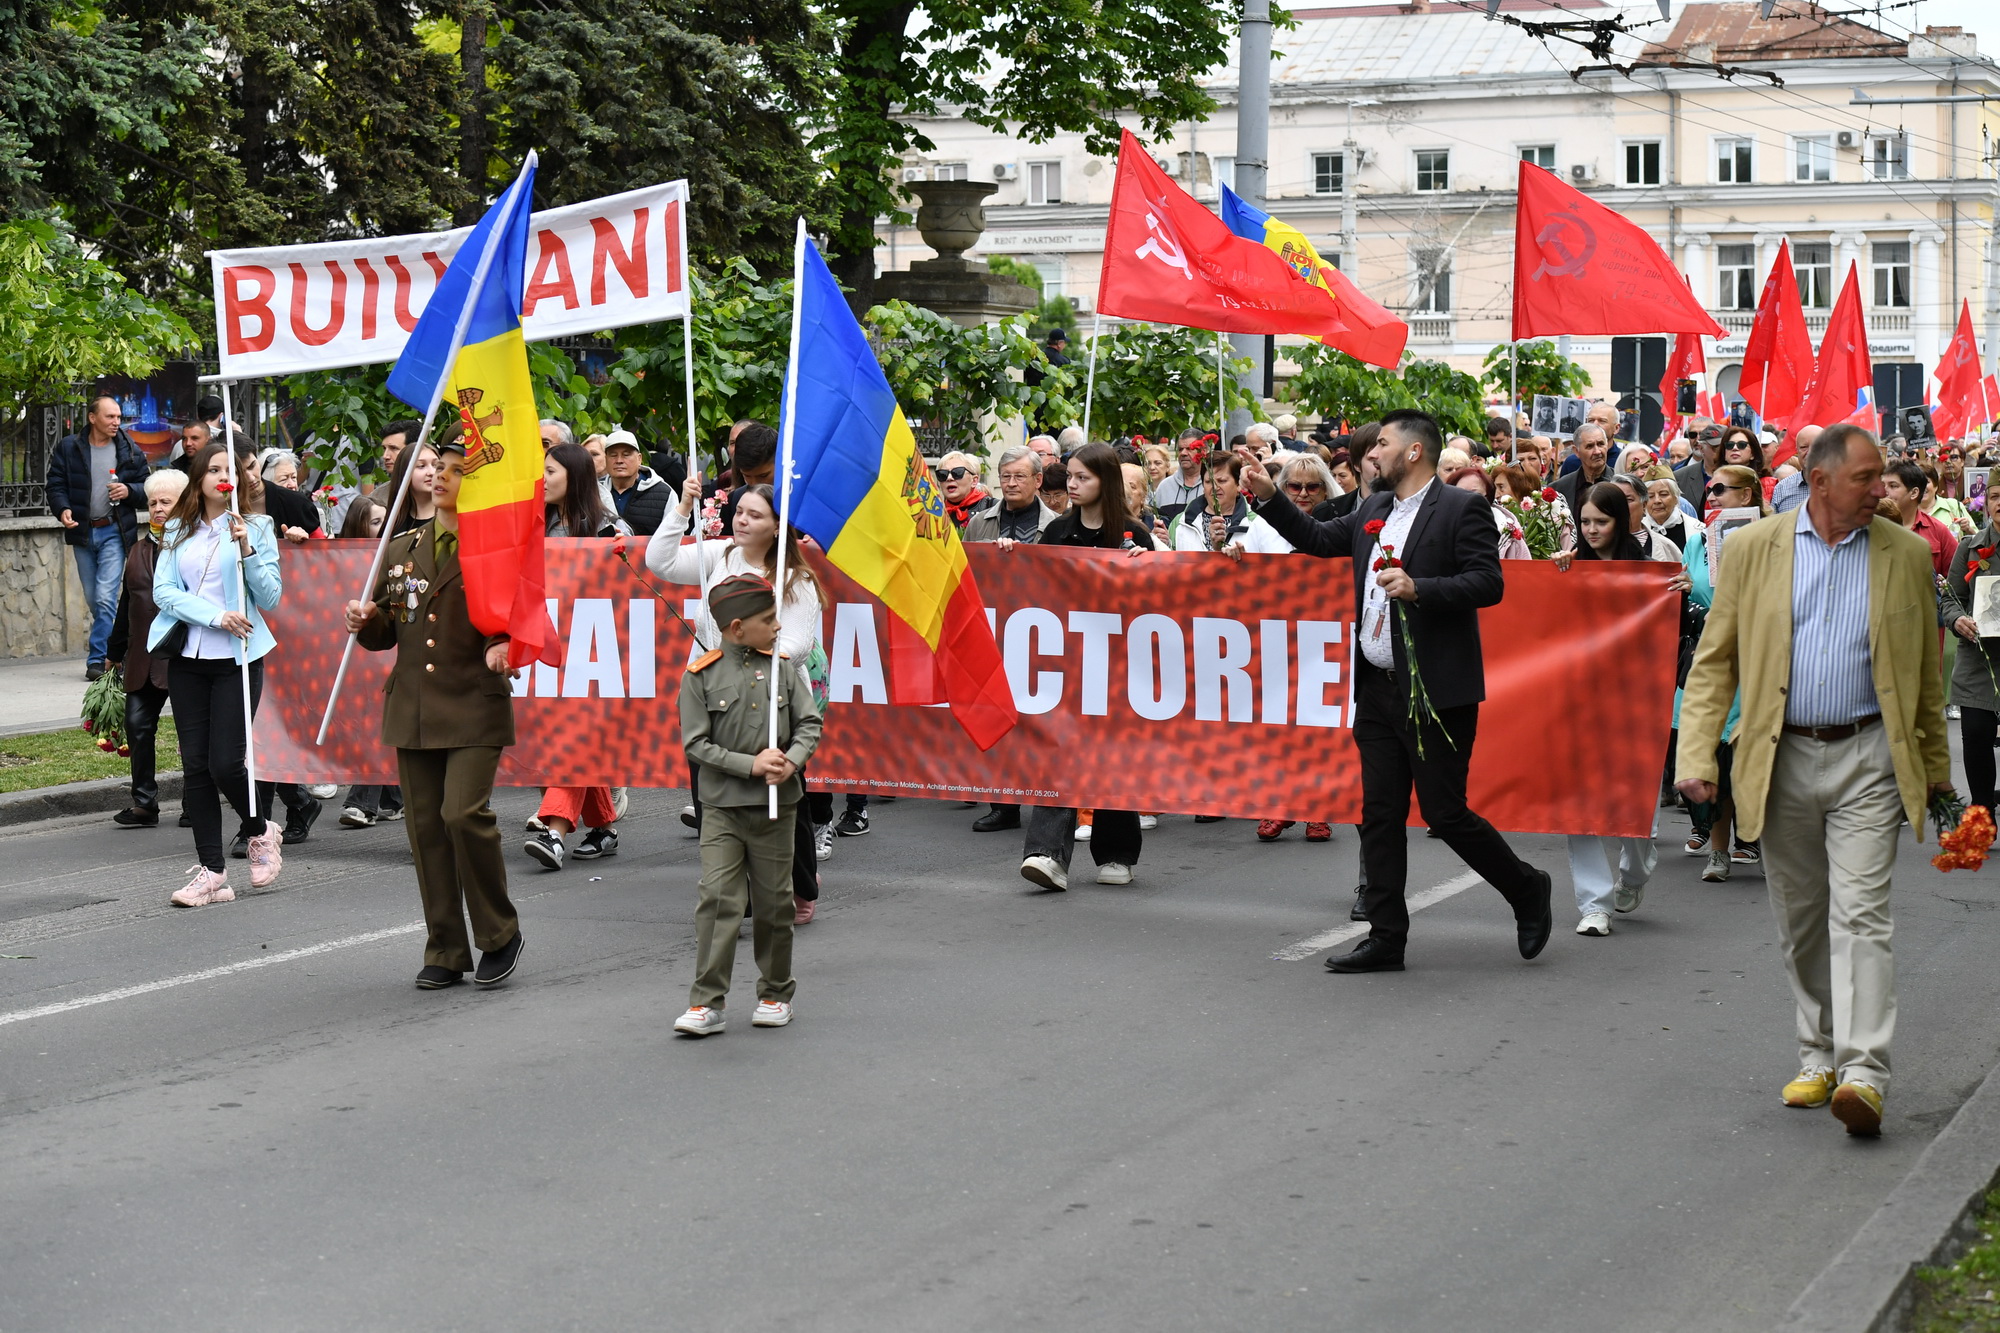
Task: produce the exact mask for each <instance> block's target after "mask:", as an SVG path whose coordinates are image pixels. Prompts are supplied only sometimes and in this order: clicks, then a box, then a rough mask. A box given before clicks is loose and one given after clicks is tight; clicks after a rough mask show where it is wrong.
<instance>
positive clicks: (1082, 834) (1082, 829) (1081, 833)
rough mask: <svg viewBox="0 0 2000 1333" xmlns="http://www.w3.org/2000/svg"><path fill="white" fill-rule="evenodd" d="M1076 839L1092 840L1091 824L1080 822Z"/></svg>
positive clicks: (1081, 840)
mask: <svg viewBox="0 0 2000 1333" xmlns="http://www.w3.org/2000/svg"><path fill="white" fill-rule="evenodd" d="M1076 840H1077V841H1078V842H1089V841H1090V825H1088V824H1078V825H1077V826H1076Z"/></svg>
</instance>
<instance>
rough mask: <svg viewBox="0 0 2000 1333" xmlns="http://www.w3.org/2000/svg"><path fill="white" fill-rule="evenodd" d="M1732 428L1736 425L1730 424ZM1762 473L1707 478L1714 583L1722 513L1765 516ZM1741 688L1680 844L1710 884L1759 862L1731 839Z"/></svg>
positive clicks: (1706, 577) (1726, 468) (1725, 471)
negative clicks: (1705, 789)
mask: <svg viewBox="0 0 2000 1333" xmlns="http://www.w3.org/2000/svg"><path fill="white" fill-rule="evenodd" d="M1733 429H1740V427H1738V428H1733ZM1760 480H1761V479H1760V478H1759V477H1758V476H1757V474H1756V473H1755V472H1754V471H1752V470H1751V469H1750V468H1748V467H1743V466H1739V465H1736V464H1724V465H1723V466H1721V467H1719V468H1717V469H1716V470H1715V474H1714V475H1713V476H1711V477H1710V478H1709V480H1708V490H1707V492H1706V493H1705V499H1706V500H1707V504H1706V506H1705V512H1706V513H1707V515H1708V522H1707V524H1706V525H1705V527H1704V528H1703V530H1702V532H1701V534H1700V538H1701V539H1700V540H1699V541H1698V542H1695V543H1694V544H1695V545H1698V546H1700V547H1701V556H1702V561H1703V565H1704V568H1703V570H1702V574H1703V581H1704V582H1705V583H1706V584H1707V585H1708V586H1709V587H1710V588H1712V587H1713V586H1714V583H1715V577H1716V572H1717V569H1718V567H1719V565H1720V562H1721V556H1722V539H1723V537H1724V536H1725V535H1726V532H1725V530H1724V528H1723V526H1722V515H1723V514H1724V513H1726V512H1728V511H1730V510H1742V509H1754V510H1756V511H1757V516H1758V517H1760V518H1761V517H1769V515H1770V513H1771V506H1770V504H1769V502H1768V501H1767V500H1766V499H1765V496H1764V490H1763V487H1762V486H1761V485H1760V484H1759V483H1760ZM1742 705H1743V696H1742V692H1741V691H1738V692H1737V697H1736V698H1735V699H1734V700H1732V701H1731V702H1730V705H1729V716H1728V718H1727V719H1725V720H1724V722H1723V725H1722V743H1721V744H1719V745H1717V746H1716V747H1715V763H1716V772H1717V782H1716V794H1715V799H1714V800H1713V801H1709V802H1705V803H1700V804H1691V805H1689V806H1688V823H1689V825H1690V826H1691V827H1690V828H1689V831H1688V840H1687V844H1686V845H1685V846H1684V847H1683V848H1682V850H1683V851H1685V852H1686V853H1687V854H1688V855H1689V856H1702V855H1706V856H1707V857H1708V865H1707V866H1706V867H1705V868H1704V869H1703V870H1702V872H1701V877H1702V879H1703V880H1705V881H1706V882H1708V883H1710V884H1720V883H1722V882H1723V881H1724V880H1726V879H1728V878H1729V868H1730V866H1732V865H1742V866H1754V865H1758V864H1760V863H1762V861H1763V859H1764V856H1763V852H1762V850H1761V849H1760V848H1759V846H1758V845H1757V844H1756V843H1754V842H1744V841H1743V840H1741V839H1732V838H1731V836H1730V833H1731V829H1732V826H1733V824H1734V819H1735V812H1736V808H1735V803H1734V799H1733V797H1732V794H1731V790H1730V783H1729V771H1730V762H1731V760H1732V759H1733V758H1734V757H1735V754H1736V723H1737V720H1738V718H1739V716H1740V714H1741V712H1742ZM1675 717H1676V722H1678V719H1679V713H1678V694H1677V695H1676V714H1675Z"/></svg>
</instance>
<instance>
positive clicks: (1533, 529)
mask: <svg viewBox="0 0 2000 1333" xmlns="http://www.w3.org/2000/svg"><path fill="white" fill-rule="evenodd" d="M1500 507H1501V508H1502V509H1504V510H1506V511H1507V513H1508V514H1509V515H1510V516H1511V517H1512V518H1513V520H1514V522H1515V523H1516V524H1517V525H1519V527H1520V529H1521V536H1522V537H1523V538H1524V539H1525V540H1526V541H1527V543H1528V554H1529V556H1530V557H1532V558H1534V559H1536V560H1547V559H1549V558H1550V557H1552V556H1554V555H1555V554H1556V552H1558V551H1560V550H1562V520H1561V519H1560V518H1559V517H1557V512H1556V490H1555V487H1553V486H1549V487H1545V488H1544V489H1543V491H1542V493H1541V494H1540V495H1538V496H1537V495H1528V496H1523V497H1522V498H1521V499H1518V500H1516V499H1515V498H1514V497H1513V496H1511V495H1510V496H1507V497H1505V498H1503V499H1502V500H1501V501H1500Z"/></svg>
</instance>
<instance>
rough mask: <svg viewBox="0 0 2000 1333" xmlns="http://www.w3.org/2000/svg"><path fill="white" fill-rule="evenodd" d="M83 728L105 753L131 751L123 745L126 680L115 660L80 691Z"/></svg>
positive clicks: (124, 753)
mask: <svg viewBox="0 0 2000 1333" xmlns="http://www.w3.org/2000/svg"><path fill="white" fill-rule="evenodd" d="M83 729H84V730H85V731H87V732H89V733H90V734H91V735H92V736H95V737H96V738H97V748H98V749H100V750H102V751H104V752H105V753H106V754H120V755H127V754H131V753H132V750H131V747H130V746H128V745H126V744H125V683H124V680H123V678H122V677H121V675H120V673H119V670H118V665H117V663H115V662H114V663H112V664H111V665H110V666H108V667H106V668H105V670H104V674H103V675H101V676H99V677H98V678H97V679H96V680H93V681H92V682H90V687H89V688H88V689H86V690H85V691H84V692H83Z"/></svg>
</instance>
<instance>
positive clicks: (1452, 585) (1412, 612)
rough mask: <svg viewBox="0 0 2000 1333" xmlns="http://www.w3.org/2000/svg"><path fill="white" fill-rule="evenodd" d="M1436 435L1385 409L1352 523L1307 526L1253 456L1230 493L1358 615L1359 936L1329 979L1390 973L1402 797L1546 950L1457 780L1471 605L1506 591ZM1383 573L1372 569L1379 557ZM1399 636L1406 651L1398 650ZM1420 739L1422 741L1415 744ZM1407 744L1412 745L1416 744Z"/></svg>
mask: <svg viewBox="0 0 2000 1333" xmlns="http://www.w3.org/2000/svg"><path fill="white" fill-rule="evenodd" d="M1443 450H1444V436H1443V434H1442V433H1441V432H1440V431H1439V430H1438V425H1437V422H1436V421H1435V420H1434V419H1433V418H1431V417H1430V416H1429V415H1427V414H1426V413H1423V412H1419V411H1416V410H1414V409H1405V410H1403V411H1397V412H1391V413H1389V414H1388V415H1387V416H1386V417H1384V418H1383V419H1382V425H1381V433H1380V434H1379V435H1378V436H1377V437H1376V445H1375V460H1376V470H1377V471H1378V473H1379V474H1380V476H1381V481H1382V489H1381V490H1379V491H1377V492H1376V493H1375V494H1373V495H1370V496H1369V497H1368V498H1367V499H1365V500H1363V501H1361V503H1360V504H1359V505H1357V506H1356V507H1355V510H1354V512H1353V513H1351V514H1348V515H1345V516H1343V517H1341V518H1337V519H1334V520H1333V521H1332V522H1330V523H1319V522H1315V521H1314V520H1312V519H1310V518H1308V517H1306V516H1305V515H1304V514H1302V513H1300V512H1299V511H1298V510H1297V509H1296V508H1294V507H1293V505H1292V504H1291V502H1290V501H1289V500H1287V499H1285V497H1284V496H1283V495H1281V494H1279V492H1278V487H1277V484H1276V483H1275V482H1273V481H1272V480H1271V477H1270V475H1269V474H1268V473H1266V472H1265V471H1264V468H1263V465H1262V464H1260V463H1259V462H1258V461H1257V459H1256V456H1255V455H1254V454H1252V453H1250V452H1249V451H1248V450H1247V449H1246V450H1240V451H1239V455H1238V456H1239V457H1241V458H1242V459H1243V460H1244V466H1243V484H1244V486H1245V488H1246V489H1247V490H1248V491H1249V492H1250V493H1251V494H1253V495H1254V496H1256V497H1257V514H1258V516H1259V517H1260V518H1262V519H1263V520H1264V521H1265V522H1267V523H1269V524H1270V525H1271V526H1272V527H1273V528H1275V529H1277V531H1278V535H1279V536H1281V537H1283V538H1284V539H1285V540H1286V541H1289V542H1290V543H1291V544H1292V545H1293V547H1294V548H1296V549H1297V550H1299V551H1301V552H1303V553H1304V554H1306V555H1316V556H1322V557H1331V556H1341V555H1344V556H1349V557H1351V558H1352V560H1353V562H1354V564H1353V568H1354V602H1355V606H1356V608H1357V609H1358V611H1359V612H1360V614H1359V616H1358V617H1357V619H1358V620H1359V622H1360V628H1359V630H1358V634H1359V636H1360V637H1359V639H1358V640H1357V644H1356V646H1357V647H1358V648H1359V650H1360V651H1358V652H1356V653H1355V655H1354V672H1355V676H1354V685H1355V714H1354V744H1355V748H1356V749H1357V750H1359V751H1360V754H1361V855H1362V859H1363V861H1364V862H1365V864H1366V866H1367V869H1368V888H1367V893H1366V898H1365V901H1364V903H1363V906H1364V907H1365V909H1366V913H1367V917H1368V923H1369V935H1368V938H1367V939H1365V940H1363V941H1362V942H1361V944H1360V946H1359V947H1357V948H1356V949H1355V950H1354V952H1353V953H1350V954H1343V955H1341V956H1338V957H1335V958H1331V959H1328V960H1327V968H1328V970H1329V971H1333V972H1400V971H1402V969H1403V946H1404V941H1405V939H1406V938H1407V937H1408V935H1409V930H1410V913H1409V907H1408V904H1407V903H1406V902H1405V900H1404V897H1403V883H1404V879H1405V877H1406V875H1407V873H1408V862H1409V843H1408V837H1409V830H1408V827H1407V826H1408V823H1409V816H1410V788H1411V786H1412V785H1413V784H1414V786H1415V787H1416V791H1417V800H1418V802H1419V804H1420V805H1421V807H1422V809H1423V816H1424V822H1425V823H1426V824H1428V825H1429V826H1430V827H1431V828H1432V829H1433V830H1434V831H1435V832H1436V833H1437V835H1438V836H1439V837H1441V838H1443V839H1444V841H1445V843H1446V845H1448V846H1449V847H1450V848H1451V849H1452V851H1454V852H1456V853H1457V854H1458V855H1459V857H1460V858H1461V859H1462V860H1464V861H1465V863H1466V864H1467V865H1468V866H1470V867H1472V869H1473V870H1475V871H1477V872H1478V874H1479V875H1480V877H1481V878H1482V879H1484V880H1485V881H1486V882H1487V883H1488V884H1491V885H1492V886H1493V887H1494V888H1496V889H1498V890H1499V891H1500V894H1501V896H1502V897H1504V898H1505V899H1506V900H1507V903H1508V905H1509V906H1511V907H1512V908H1513V909H1514V921H1515V931H1516V936H1517V942H1518V945H1519V948H1520V952H1521V956H1522V957H1523V958H1533V957H1535V955H1537V954H1539V953H1540V952H1541V951H1542V948H1543V946H1544V945H1546V944H1547V943H1548V940H1549V932H1550V930H1551V929H1552V928H1553V926H1554V924H1555V917H1554V916H1553V914H1552V913H1551V911H1550V908H1549V890H1550V880H1549V876H1548V873H1547V872H1546V871H1542V870H1537V869H1536V868H1535V867H1533V866H1531V865H1529V864H1527V863H1526V862H1525V861H1523V860H1521V859H1520V858H1519V857H1518V856H1516V855H1514V852H1513V849H1511V848H1510V847H1508V846H1507V840H1506V839H1505V838H1502V837H1501V836H1500V834H1499V833H1498V832H1497V831H1496V830H1495V829H1494V827H1493V826H1492V825H1491V824H1489V823H1487V822H1486V821H1485V820H1484V819H1482V818H1480V817H1479V816H1478V815H1477V814H1475V813H1473V811H1472V810H1471V808H1470V807H1468V806H1467V804H1466V800H1465V782H1466V773H1467V770H1468V769H1469V767H1470V766H1471V763H1472V746H1473V741H1474V738H1475V736H1476V734H1477V731H1478V727H1479V704H1480V702H1481V701H1482V700H1483V699H1485V697H1486V673H1485V669H1484V665H1483V662H1482V660H1481V657H1480V650H1479V608H1480V607H1482V606H1492V605H1493V604H1494V603H1496V602H1498V601H1499V600H1500V597H1501V594H1502V593H1503V592H1504V591H1505V585H1504V583H1503V582H1502V578H1501V573H1500V558H1499V549H1498V547H1497V546H1496V545H1495V543H1494V541H1493V513H1492V507H1491V505H1490V504H1489V503H1488V501H1487V500H1486V498H1485V497H1484V496H1482V495H1480V494H1478V493H1477V492H1474V491H1467V490H1461V489H1459V488H1457V487H1453V486H1446V485H1444V484H1443V483H1441V482H1440V481H1439V480H1438V476H1437V462H1438V455H1439V454H1440V453H1442V452H1443ZM1383 547H1387V548H1390V549H1392V550H1393V551H1394V552H1395V555H1396V563H1395V564H1394V565H1390V566H1387V567H1385V568H1383V569H1380V570H1376V569H1373V568H1372V566H1373V565H1374V563H1375V556H1376V552H1377V550H1378V549H1379V548H1383ZM1405 634H1407V635H1408V636H1409V639H1410V641H1411V643H1412V644H1413V645H1414V647H1415V650H1416V661H1415V662H1411V661H1410V660H1409V656H1408V654H1407V653H1406V652H1405V650H1404V645H1403V639H1404V635H1405ZM1418 676H1421V677H1422V678H1423V685H1424V689H1425V692H1426V693H1427V694H1428V696H1429V699H1430V704H1431V716H1430V717H1428V718H1423V719H1419V720H1418V721H1417V722H1416V723H1415V724H1414V725H1413V724H1412V722H1411V717H1410V704H1409V699H1410V691H1411V689H1412V688H1413V682H1414V680H1415V678H1416V677H1418ZM1420 733H1421V739H1420ZM1420 747H1421V748H1420Z"/></svg>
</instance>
